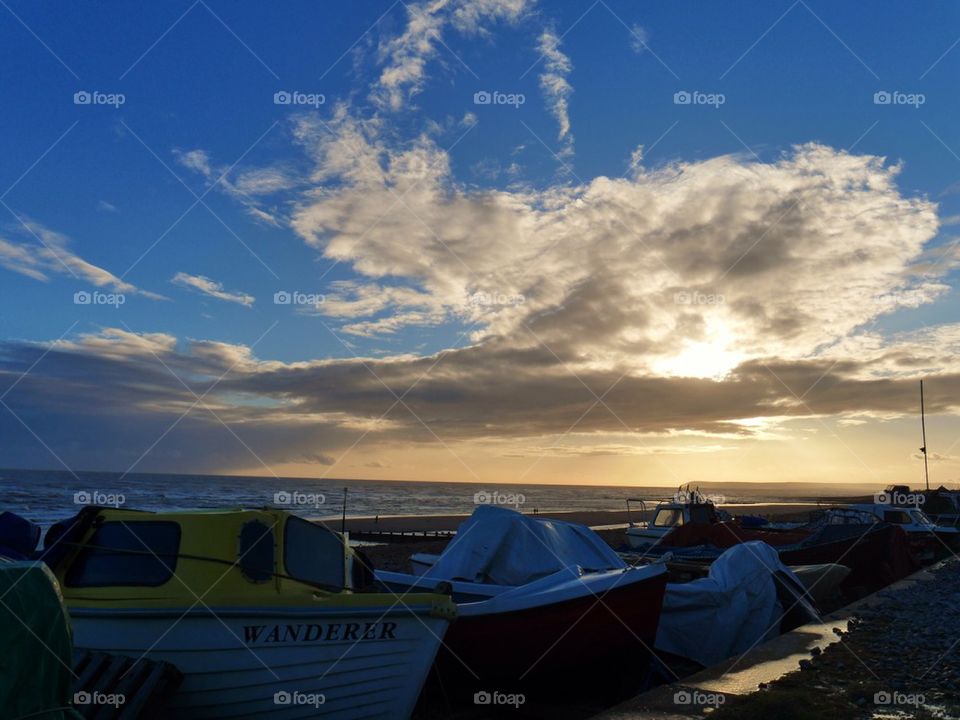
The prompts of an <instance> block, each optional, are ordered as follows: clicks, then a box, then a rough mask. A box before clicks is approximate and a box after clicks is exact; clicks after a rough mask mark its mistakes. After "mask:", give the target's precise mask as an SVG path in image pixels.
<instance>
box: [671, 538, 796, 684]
mask: <svg viewBox="0 0 960 720" xmlns="http://www.w3.org/2000/svg"><path fill="white" fill-rule="evenodd" d="M778 571H779V572H783V573H784V574H785V575H787V576H788V577H790V578H792V579H793V580H795V581H796V583H797V585H798V586H799V587H802V584H801V583H800V581H799V580H798V579H797V578H796V576H794V574H793V573H792V572H791V571H790V569H789V568H787V566H786V565H784V564H783V563H781V562H780V556H779V555H778V554H777V551H776V550H774V549H773V548H772V547H770V546H769V545H767V544H766V543H764V542H760V541H752V542H747V543H742V544H740V545H734V546H733V547H732V548H730V549H729V550H727V551H726V552H724V553H723V554H722V555H721V556H720V557H719V558H717V559H716V560H714V562H713V564H712V565H711V566H710V574H709V575H708V576H707V577H705V578H701V579H699V580H694V581H692V582H688V583H669V584H667V594H666V596H665V597H664V600H663V613H662V614H661V615H660V626H659V628H658V629H657V641H656V647H657V649H658V650H665V651H666V652H671V653H673V654H675V655H680V656H682V657H686V658H690V659H691V660H696V661H697V662H698V663H700V664H701V665H713V664H714V663H718V662H720V661H721V660H723V659H725V658H728V657H731V656H733V655H737V654H739V653H742V652H746V651H747V650H748V649H750V648H751V647H752V646H753V645H754V644H755V643H760V642H762V641H763V640H768V639H770V638H772V637H776V636H777V635H779V634H780V616H781V615H782V613H783V607H782V606H781V604H780V602H779V600H778V598H777V587H776V583H775V582H774V580H773V573H775V572H778Z"/></svg>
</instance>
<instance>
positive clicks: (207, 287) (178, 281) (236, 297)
mask: <svg viewBox="0 0 960 720" xmlns="http://www.w3.org/2000/svg"><path fill="white" fill-rule="evenodd" d="M170 282H172V283H173V284H174V285H179V286H180V287H185V288H190V289H192V290H196V291H198V292H200V293H203V294H204V295H206V296H208V297H212V298H216V299H217V300H223V301H225V302H231V303H236V304H238V305H244V306H246V307H252V306H253V303H254V301H255V300H256V298H254V297H253V295H247V294H246V293H240V292H228V291H226V290H224V289H223V284H222V283H219V282H217V281H216V280H211V279H210V278H208V277H205V276H203V275H190V274H188V273H185V272H178V273H177V274H176V275H174V276H173V278H172V279H171V280H170Z"/></svg>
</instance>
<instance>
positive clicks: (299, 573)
mask: <svg viewBox="0 0 960 720" xmlns="http://www.w3.org/2000/svg"><path fill="white" fill-rule="evenodd" d="M283 544H284V564H285V565H286V568H287V574H288V575H290V576H291V577H292V578H294V579H295V580H302V581H303V582H308V583H314V584H319V585H328V586H333V587H338V588H342V587H344V585H345V583H346V577H345V556H344V547H343V540H342V539H341V538H340V536H339V535H336V534H335V533H333V532H331V531H330V530H327V529H326V528H325V527H323V526H321V525H315V524H313V523H312V522H307V521H306V520H303V519H301V518H298V517H290V518H289V519H288V520H287V527H286V531H285V535H284V543H283Z"/></svg>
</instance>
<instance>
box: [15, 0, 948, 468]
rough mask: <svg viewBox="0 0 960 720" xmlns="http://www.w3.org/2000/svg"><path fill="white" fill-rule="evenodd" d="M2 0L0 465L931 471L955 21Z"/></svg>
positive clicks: (941, 440)
mask: <svg viewBox="0 0 960 720" xmlns="http://www.w3.org/2000/svg"><path fill="white" fill-rule="evenodd" d="M0 4H2V7H0V60H2V62H0V77H2V88H3V112H2V113H0V157H2V162H0V467H14V468H16V467H20V468H50V469H70V470H112V471H117V472H183V473H236V474H252V475H279V476H291V475H294V476H305V477H322V478H326V477H329V478H371V479H404V480H448V481H458V480H459V481H470V482H476V481H483V482H511V483H542V482H552V483H584V484H632V485H661V484H662V485H677V484H679V483H681V482H690V481H764V482H771V481H811V482H841V481H842V482H869V483H876V484H877V485H878V486H882V485H886V484H888V483H891V482H905V483H913V484H916V483H919V482H920V481H921V480H922V477H923V474H922V473H923V470H922V460H921V458H920V455H919V451H918V448H919V447H920V432H919V420H918V406H919V380H920V379H921V378H923V379H924V381H925V388H926V403H927V411H928V422H927V426H928V446H929V448H930V460H931V476H932V481H933V483H935V484H940V483H943V484H946V485H949V486H956V484H957V481H958V479H960V421H958V418H957V415H956V411H957V408H958V405H960V363H958V360H957V357H958V355H960V353H958V350H960V312H958V303H957V280H958V273H957V264H958V259H960V254H958V252H957V247H956V244H957V240H958V235H957V226H958V223H960V126H958V125H957V123H956V117H957V115H958V111H960V97H958V94H957V92H956V89H955V86H956V83H955V79H956V77H957V73H958V71H960V47H958V46H960V6H957V5H955V4H948V3H943V4H924V5H922V6H919V7H917V6H909V7H908V6H905V5H903V4H902V3H894V2H878V3H873V4H871V7H870V11H869V12H865V11H864V9H863V8H862V7H861V6H859V5H856V4H852V3H850V4H841V5H837V4H835V3H827V2H818V1H816V0H797V1H796V2H793V3H790V2H788V1H786V0H785V1H784V2H749V1H747V2H736V3H733V2H716V3H709V4H707V3H702V2H685V1H683V0H681V1H678V2H663V3H636V2H625V1H618V0H596V1H595V2H592V1H590V0H584V1H579V0H577V1H574V0H569V1H564V2H550V3H547V2H539V3H538V2H534V1H533V0H425V1H423V2H403V1H400V0H398V1H397V2H393V3H391V2H388V1H384V2H357V3H350V4H349V5H344V4H342V3H332V2H319V3H318V2H288V3H284V4H283V5H282V6H281V7H277V6H275V5H273V4H267V3H253V2H231V3H226V2H222V1H221V0H197V1H196V2H190V0H186V1H184V2H179V1H178V2H168V3H155V4H152V5H146V6H143V5H141V6H133V5H129V4H122V3H98V4H93V5H90V4H83V5H80V4H71V5H63V4H59V5H51V4H38V3H30V2H25V1H22V0H6V1H5V2H4V3H0Z"/></svg>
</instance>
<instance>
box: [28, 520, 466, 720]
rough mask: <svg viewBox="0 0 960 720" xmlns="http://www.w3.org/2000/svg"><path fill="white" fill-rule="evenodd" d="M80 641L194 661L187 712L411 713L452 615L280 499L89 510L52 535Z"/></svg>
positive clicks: (176, 706)
mask: <svg viewBox="0 0 960 720" xmlns="http://www.w3.org/2000/svg"><path fill="white" fill-rule="evenodd" d="M45 545H46V551H45V553H44V556H45V559H46V560H47V562H48V563H49V564H50V565H51V567H52V568H53V570H54V572H55V573H56V575H57V578H58V579H59V581H60V584H61V586H62V588H63V596H64V601H65V603H66V605H67V608H68V610H69V613H70V617H71V619H72V624H73V630H74V644H75V646H76V647H78V648H81V649H88V650H98V651H104V652H108V653H113V654H120V655H127V656H132V657H147V658H151V659H157V660H164V661H167V662H169V663H171V664H173V665H175V666H176V667H177V668H178V669H179V670H180V671H181V672H182V673H183V676H184V677H183V682H182V684H181V685H180V688H179V690H178V691H177V692H176V693H175V694H174V695H173V697H172V698H171V699H170V702H169V706H168V708H166V711H167V712H168V713H169V714H168V715H167V716H168V717H177V718H265V717H269V718H284V719H287V718H308V717H310V718H312V717H317V716H318V715H322V716H323V717H330V718H343V719H344V720H346V719H348V718H349V719H351V720H352V719H355V718H406V717H409V716H410V714H411V712H412V711H413V707H414V705H415V703H416V701H417V697H418V695H419V693H420V689H421V687H422V685H423V683H424V680H425V678H426V676H427V673H428V671H429V668H430V666H431V664H432V663H433V660H434V656H435V655H436V652H437V648H438V647H439V645H440V642H441V639H442V638H443V636H444V633H445V632H446V630H447V627H448V625H449V623H450V621H451V620H452V619H453V618H454V617H455V616H456V608H455V606H454V604H453V602H452V601H451V600H450V599H449V598H448V597H446V596H443V595H438V594H434V593H412V594H409V595H406V596H404V597H398V596H397V595H394V594H392V593H384V592H365V591H364V590H365V589H366V588H367V587H368V586H369V585H370V584H371V583H372V573H371V571H370V569H369V566H368V565H367V564H366V563H364V562H363V561H362V559H361V557H360V556H359V555H358V554H357V553H356V552H355V551H354V550H352V549H351V548H350V547H349V545H348V543H346V542H345V541H344V537H343V536H342V535H340V534H338V533H335V532H332V531H330V530H328V529H327V528H325V527H323V526H321V525H317V524H314V523H311V522H308V521H306V520H303V519H301V518H298V517H296V516H294V515H291V514H289V513H287V512H285V511H282V510H278V509H272V508H264V509H260V510H224V511H197V512H163V513H153V512H138V511H133V510H125V509H124V510H117V509H107V508H98V507H87V508H84V509H83V510H82V511H81V512H80V513H79V514H78V515H77V516H76V517H75V518H73V519H71V520H68V521H64V522H62V523H59V524H58V525H56V526H54V527H53V528H52V529H51V530H50V531H49V532H48V534H47V539H46V543H45Z"/></svg>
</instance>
